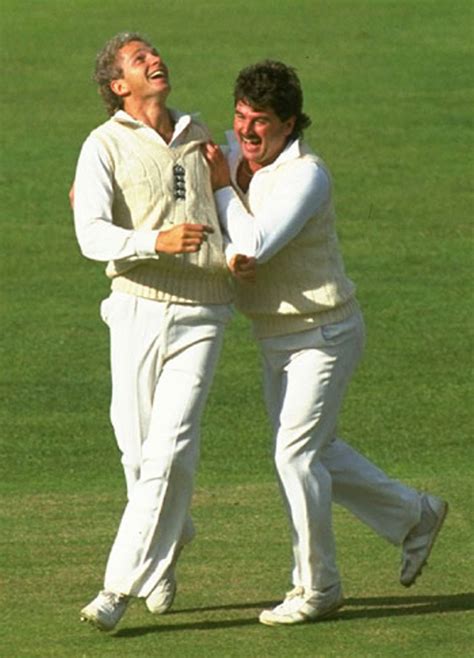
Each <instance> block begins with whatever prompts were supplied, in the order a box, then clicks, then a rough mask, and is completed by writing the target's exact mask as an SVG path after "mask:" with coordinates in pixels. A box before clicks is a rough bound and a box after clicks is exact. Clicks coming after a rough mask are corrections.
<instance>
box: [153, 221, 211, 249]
mask: <svg viewBox="0 0 474 658" xmlns="http://www.w3.org/2000/svg"><path fill="white" fill-rule="evenodd" d="M208 233H214V229H213V228H212V227H211V226H208V225H207V224H178V226H173V228H170V229H166V230H162V231H160V232H159V234H158V237H157V239H156V243H155V250H156V251H157V253H160V252H161V253H164V254H188V253H194V252H196V251H199V249H200V248H201V245H202V243H203V242H205V241H206V239H207V235H208Z"/></svg>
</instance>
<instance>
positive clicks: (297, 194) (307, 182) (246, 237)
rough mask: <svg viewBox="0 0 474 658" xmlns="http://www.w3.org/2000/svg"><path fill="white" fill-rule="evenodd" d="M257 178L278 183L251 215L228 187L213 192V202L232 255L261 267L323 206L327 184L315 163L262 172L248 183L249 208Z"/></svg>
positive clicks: (327, 181) (325, 199)
mask: <svg viewBox="0 0 474 658" xmlns="http://www.w3.org/2000/svg"><path fill="white" fill-rule="evenodd" d="M259 176H278V181H277V184H276V185H274V186H273V187H272V189H273V190H274V192H273V193H272V195H271V196H268V198H265V199H263V202H262V203H261V204H259V209H258V211H257V212H256V213H255V214H251V213H250V212H249V211H248V210H247V209H246V207H245V206H244V204H243V203H242V201H241V200H240V197H239V196H238V194H237V192H236V191H235V190H234V189H233V188H232V187H225V188H221V189H220V190H217V191H216V193H215V198H216V203H217V207H218V211H219V217H220V220H221V222H222V225H223V228H224V230H225V232H226V233H227V235H228V237H229V238H230V240H231V241H232V244H233V247H234V249H235V251H236V252H237V253H242V254H245V255H247V256H254V257H255V258H256V259H257V262H260V263H265V262H266V261H268V260H270V258H272V256H274V255H275V254H276V253H277V252H278V251H280V249H282V248H283V247H284V246H285V245H286V244H287V243H288V242H290V240H292V239H293V238H295V237H296V235H298V233H299V232H300V231H301V230H302V228H303V227H304V225H305V224H306V222H307V221H308V219H310V217H312V216H314V215H315V214H316V213H317V212H318V211H320V210H321V209H322V208H323V207H324V205H325V204H327V202H328V200H329V198H330V180H329V176H328V175H327V173H326V171H325V170H324V168H323V167H321V166H319V165H318V164H316V163H315V162H308V161H300V162H299V163H298V166H297V167H295V166H291V167H286V166H282V167H279V168H278V170H274V171H267V172H265V171H264V170H262V171H261V172H258V173H257V174H256V176H255V178H254V180H253V181H252V182H251V187H250V189H249V199H250V206H252V186H254V185H255V186H257V185H258V177H259Z"/></svg>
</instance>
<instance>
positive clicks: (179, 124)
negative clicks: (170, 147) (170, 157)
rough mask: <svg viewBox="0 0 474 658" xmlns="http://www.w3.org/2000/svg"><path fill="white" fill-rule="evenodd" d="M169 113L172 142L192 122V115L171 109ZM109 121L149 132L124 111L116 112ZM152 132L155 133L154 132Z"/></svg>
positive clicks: (145, 126)
mask: <svg viewBox="0 0 474 658" xmlns="http://www.w3.org/2000/svg"><path fill="white" fill-rule="evenodd" d="M169 112H170V114H171V116H172V117H173V120H174V122H175V124H174V131H173V137H172V138H171V142H173V141H174V140H175V139H176V138H177V137H178V136H179V135H181V133H182V132H183V131H184V130H185V129H186V128H187V127H188V126H189V124H190V123H191V121H192V120H193V117H194V115H191V114H186V113H185V112H180V111H179V110H175V109H172V108H169ZM111 120H112V121H117V122H118V123H123V124H125V125H129V126H134V127H135V128H143V127H144V128H147V129H148V130H151V128H150V126H147V125H146V124H145V123H143V122H142V121H139V120H138V119H134V118H133V117H132V116H130V114H128V113H127V112H125V110H117V112H116V113H115V114H114V115H113V116H112V117H111ZM153 132H154V133H155V131H153Z"/></svg>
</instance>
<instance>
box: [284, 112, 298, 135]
mask: <svg viewBox="0 0 474 658" xmlns="http://www.w3.org/2000/svg"><path fill="white" fill-rule="evenodd" d="M295 123H296V117H295V116H293V117H290V118H289V119H287V120H286V121H285V135H286V137H288V136H289V135H291V133H292V132H293V128H294V127H295Z"/></svg>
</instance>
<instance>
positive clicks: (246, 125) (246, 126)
mask: <svg viewBox="0 0 474 658" xmlns="http://www.w3.org/2000/svg"><path fill="white" fill-rule="evenodd" d="M252 126H253V124H252V121H251V119H242V127H241V132H242V133H243V134H244V135H251V134H252V133H253V127H252Z"/></svg>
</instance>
